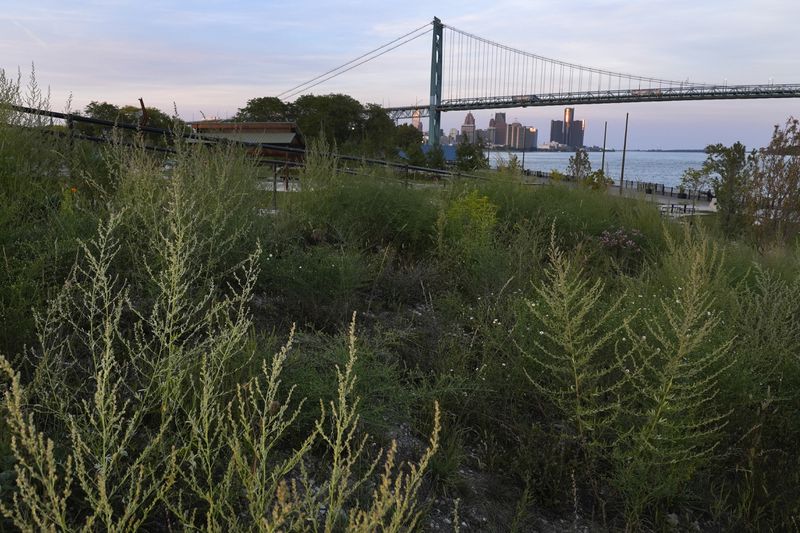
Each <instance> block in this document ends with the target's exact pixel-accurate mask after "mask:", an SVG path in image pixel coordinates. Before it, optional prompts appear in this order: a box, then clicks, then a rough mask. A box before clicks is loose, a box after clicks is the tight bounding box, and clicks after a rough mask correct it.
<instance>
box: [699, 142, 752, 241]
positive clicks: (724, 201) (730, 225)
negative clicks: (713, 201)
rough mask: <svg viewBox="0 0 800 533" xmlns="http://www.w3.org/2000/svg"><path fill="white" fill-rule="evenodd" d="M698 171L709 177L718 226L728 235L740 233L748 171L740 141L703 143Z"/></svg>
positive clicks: (744, 216)
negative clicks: (704, 147)
mask: <svg viewBox="0 0 800 533" xmlns="http://www.w3.org/2000/svg"><path fill="white" fill-rule="evenodd" d="M706 154H707V156H706V161H705V163H703V168H702V172H704V173H705V174H707V175H708V176H710V178H711V183H712V184H713V185H714V195H715V196H716V197H717V213H718V221H719V226H720V229H721V230H722V232H723V233H724V234H725V235H728V236H735V235H738V234H740V233H741V232H742V231H743V230H744V229H745V227H746V226H747V203H748V195H749V192H748V188H749V187H750V181H751V172H750V168H749V167H748V158H747V153H746V151H745V147H744V145H743V144H742V143H739V142H737V143H735V144H734V145H733V146H730V147H728V146H724V145H722V144H713V145H709V146H706Z"/></svg>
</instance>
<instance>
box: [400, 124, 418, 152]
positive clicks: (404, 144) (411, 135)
mask: <svg viewBox="0 0 800 533" xmlns="http://www.w3.org/2000/svg"><path fill="white" fill-rule="evenodd" d="M415 144H417V145H419V144H422V132H421V131H419V130H418V129H417V128H415V127H414V126H412V125H410V124H401V125H399V126H397V129H396V130H395V145H396V146H397V148H400V149H401V150H405V151H406V152H407V151H408V149H409V147H411V146H412V145H415Z"/></svg>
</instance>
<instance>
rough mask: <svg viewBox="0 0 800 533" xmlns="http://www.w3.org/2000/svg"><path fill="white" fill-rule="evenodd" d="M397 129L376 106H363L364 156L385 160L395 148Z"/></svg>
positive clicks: (381, 109) (362, 141)
mask: <svg viewBox="0 0 800 533" xmlns="http://www.w3.org/2000/svg"><path fill="white" fill-rule="evenodd" d="M396 130H397V127H396V126H395V124H394V121H393V120H392V119H391V118H390V117H389V114H388V113H387V112H386V110H385V109H383V108H382V107H381V106H379V105H377V104H367V105H366V106H364V127H363V135H364V137H363V139H361V144H362V150H361V151H362V152H363V153H364V154H366V155H372V156H377V157H380V158H386V157H387V156H388V155H389V154H390V153H393V152H394V148H395V132H396Z"/></svg>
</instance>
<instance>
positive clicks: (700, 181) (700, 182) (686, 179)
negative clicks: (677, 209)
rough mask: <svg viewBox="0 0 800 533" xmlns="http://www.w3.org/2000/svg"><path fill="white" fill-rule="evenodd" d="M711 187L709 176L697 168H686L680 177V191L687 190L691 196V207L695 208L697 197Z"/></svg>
mask: <svg viewBox="0 0 800 533" xmlns="http://www.w3.org/2000/svg"><path fill="white" fill-rule="evenodd" d="M709 187H711V176H709V175H708V173H706V172H704V171H703V170H702V169H699V168H687V169H686V170H684V171H683V175H682V176H681V189H685V190H688V191H689V192H690V193H691V195H692V207H694V206H695V204H696V201H697V195H698V193H699V192H700V191H702V190H708V189H709Z"/></svg>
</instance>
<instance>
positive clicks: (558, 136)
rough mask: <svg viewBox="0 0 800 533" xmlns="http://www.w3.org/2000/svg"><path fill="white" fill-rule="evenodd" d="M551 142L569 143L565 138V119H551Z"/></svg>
mask: <svg viewBox="0 0 800 533" xmlns="http://www.w3.org/2000/svg"><path fill="white" fill-rule="evenodd" d="M550 142H551V143H558V144H567V143H566V139H564V121H563V120H551V121H550Z"/></svg>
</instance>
